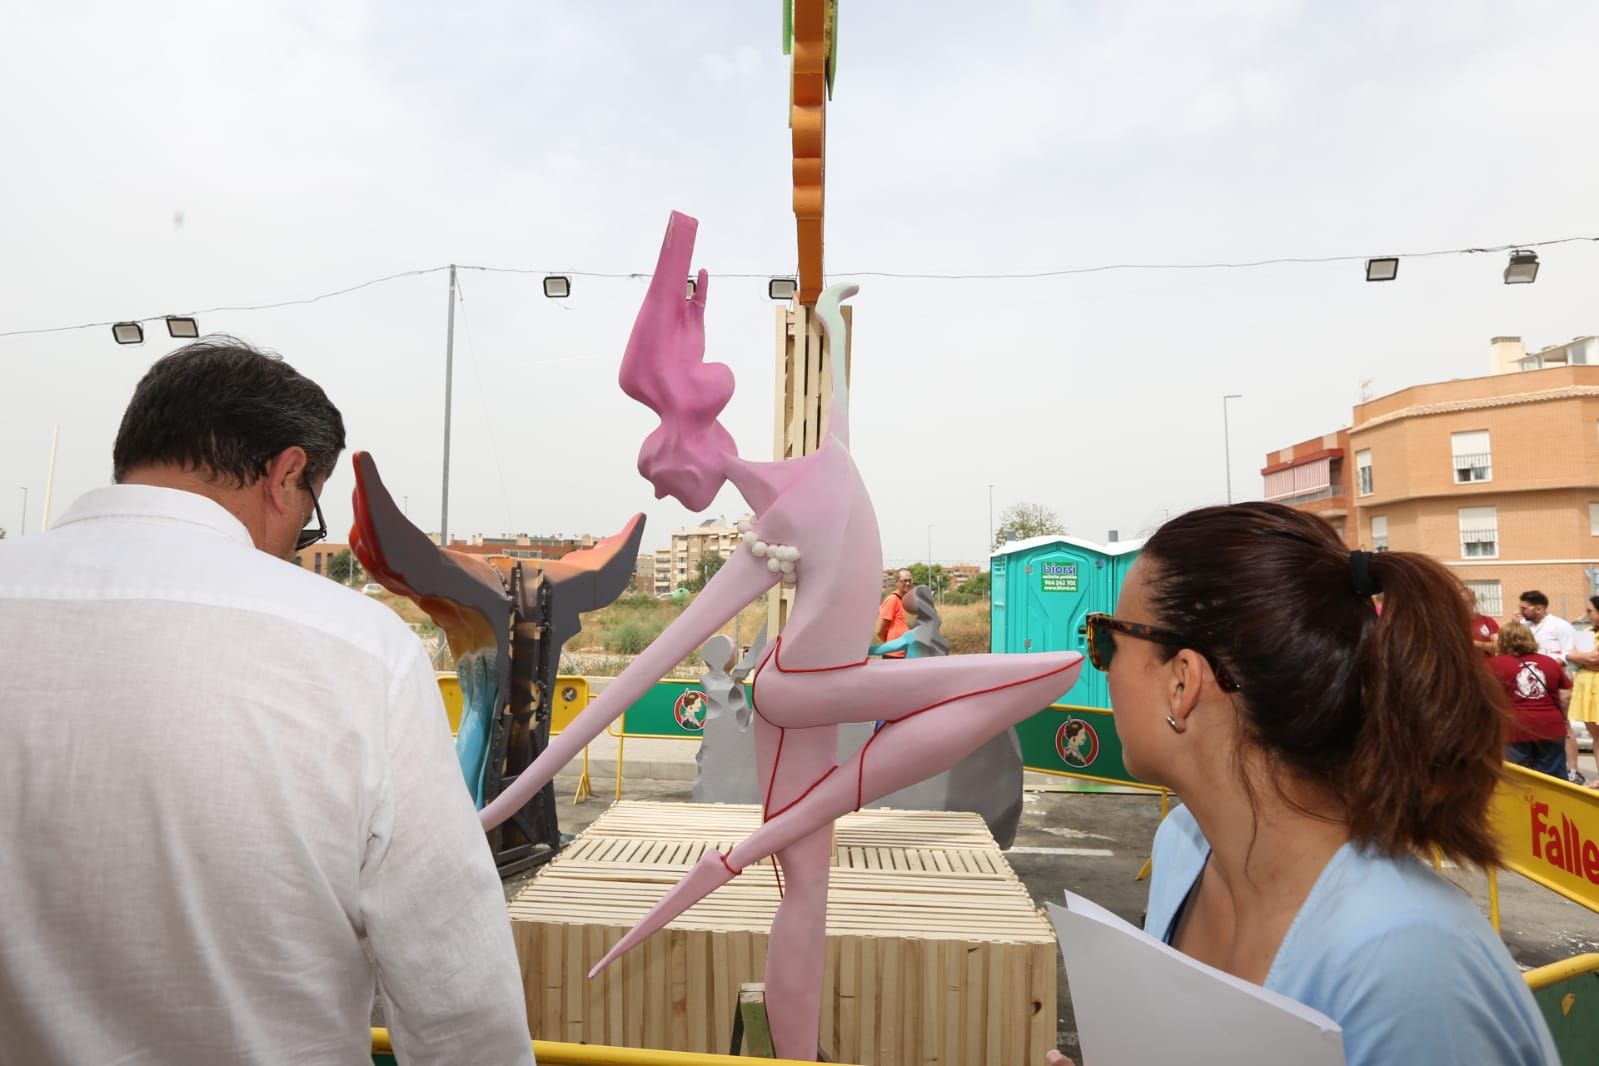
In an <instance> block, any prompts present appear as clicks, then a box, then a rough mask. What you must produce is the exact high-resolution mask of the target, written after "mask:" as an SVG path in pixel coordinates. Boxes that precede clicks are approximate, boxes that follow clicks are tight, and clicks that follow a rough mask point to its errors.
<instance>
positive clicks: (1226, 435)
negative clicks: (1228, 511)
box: [1221, 392, 1244, 504]
mask: <svg viewBox="0 0 1599 1066" xmlns="http://www.w3.org/2000/svg"><path fill="white" fill-rule="evenodd" d="M1243 398H1244V396H1243V393H1239V392H1229V393H1228V394H1227V395H1225V396H1223V397H1222V398H1221V447H1222V456H1223V460H1222V461H1223V462H1225V463H1226V464H1227V502H1228V503H1229V504H1230V503H1232V502H1233V444H1232V434H1231V433H1230V432H1229V429H1228V426H1227V401H1228V400H1241V399H1243Z"/></svg>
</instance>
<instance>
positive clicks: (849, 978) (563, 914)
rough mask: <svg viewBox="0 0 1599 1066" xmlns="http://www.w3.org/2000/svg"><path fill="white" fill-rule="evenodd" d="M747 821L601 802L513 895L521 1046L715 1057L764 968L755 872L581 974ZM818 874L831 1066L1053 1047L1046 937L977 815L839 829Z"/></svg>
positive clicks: (992, 1057) (763, 887)
mask: <svg viewBox="0 0 1599 1066" xmlns="http://www.w3.org/2000/svg"><path fill="white" fill-rule="evenodd" d="M759 825H760V808H759V807H757V806H753V805H751V806H745V805H733V804H726V805H724V804H682V803H650V802H626V801H624V802H618V803H617V804H615V805H614V806H613V807H612V808H611V809H610V810H609V811H608V812H606V813H605V814H604V815H602V816H601V817H600V818H599V819H597V820H596V821H595V822H594V824H593V825H592V826H591V827H590V828H589V829H588V830H587V831H585V832H584V833H583V834H582V835H581V836H579V837H578V838H577V840H575V841H574V842H573V843H572V844H571V845H569V846H568V847H567V848H566V849H565V851H564V852H563V853H562V855H561V856H560V857H559V858H557V859H556V860H555V861H554V862H552V863H551V864H550V865H549V866H548V867H547V868H546V869H545V870H544V871H543V872H541V873H540V874H539V875H538V876H537V877H536V878H534V879H533V880H532V881H530V882H529V883H528V884H527V885H526V886H525V887H524V888H523V889H522V891H521V892H519V893H518V894H517V896H516V898H515V899H514V900H512V902H511V904H510V917H511V927H512V930H513V932H514V935H515V939H516V947H517V954H518V956H519V957H520V959H521V964H522V974H523V983H524V986H525V988H526V991H527V1007H528V1021H529V1024H530V1026H531V1027H532V1031H533V1035H534V1037H535V1038H538V1039H542V1040H565V1041H571V1042H584V1041H586V1042H591V1043H606V1044H612V1045H621V1046H626V1047H648V1048H656V1049H662V1050H674V1051H697V1052H724V1053H725V1052H726V1051H727V1050H728V1048H729V1045H730V1042H731V1040H732V1027H733V1015H734V1010H735V1006H736V1004H737V1001H738V992H739V986H740V985H742V984H744V983H746V982H754V981H760V980H762V972H763V970H764V968H765V965H766V941H767V930H768V929H769V928H770V926H771V921H772V915H773V914H774V912H775V911H776V908H777V903H778V888H777V881H776V877H775V874H774V873H773V871H772V868H771V866H770V865H767V864H763V865H762V866H758V867H751V868H749V869H748V870H746V871H745V872H744V874H743V876H741V877H739V878H737V879H736V880H734V881H733V882H731V883H730V884H727V885H724V886H723V887H722V888H720V889H718V890H717V891H716V892H715V893H713V894H712V895H711V896H710V897H709V898H707V899H705V900H703V901H701V902H700V903H698V904H696V905H695V906H693V907H691V908H690V909H689V910H688V911H686V912H685V913H684V914H683V915H682V916H681V917H679V918H678V919H677V920H676V921H674V922H672V923H671V924H670V925H669V926H667V927H666V928H665V929H663V930H662V931H661V932H659V933H657V934H656V935H655V936H654V937H652V938H650V939H649V940H647V941H645V942H644V944H643V945H641V946H640V947H638V948H636V949H634V950H633V951H632V952H631V953H630V954H629V955H627V956H624V957H623V958H622V959H620V960H619V961H618V962H616V963H614V964H613V965H612V966H611V968H610V969H609V970H607V971H606V972H605V973H603V974H601V975H600V976H599V977H597V978H596V979H594V980H593V981H590V980H589V979H588V977H587V974H588V970H589V968H590V967H592V966H593V965H594V964H595V963H596V962H598V961H599V959H600V957H601V956H602V955H603V954H604V953H605V952H606V951H607V950H608V949H609V948H610V947H611V945H613V944H615V943H616V942H617V941H618V940H620V939H621V937H622V934H623V933H624V932H626V931H627V930H628V929H629V928H630V927H631V926H632V925H633V923H634V922H635V921H637V920H638V919H639V918H641V917H643V916H644V914H645V912H646V911H648V910H649V908H650V907H651V906H652V905H653V904H654V903H655V902H656V901H657V900H658V899H659V898H660V897H661V895H662V894H663V893H664V892H665V891H666V889H667V888H668V887H669V886H670V885H672V884H674V883H675V882H676V881H677V880H678V879H679V878H680V877H682V875H683V874H684V873H685V872H686V871H687V870H688V868H689V867H690V866H692V865H693V864H694V863H695V862H696V861H697V860H698V859H699V857H700V855H701V854H702V853H703V852H704V851H705V849H706V848H711V847H715V848H722V849H725V848H728V847H730V846H732V844H734V843H735V842H736V841H738V840H740V839H742V838H743V837H745V836H747V835H748V834H749V833H751V832H753V831H754V830H755V829H756V828H757V827H758V826H759ZM831 876H832V882H831V888H830V891H829V894H828V909H827V955H826V969H825V973H824V977H823V989H824V990H823V996H822V1025H821V1043H822V1048H823V1050H824V1051H825V1052H826V1053H827V1055H828V1057H829V1058H830V1059H831V1060H832V1061H834V1062H849V1063H860V1064H863V1066H897V1064H906V1066H909V1064H911V1063H918V1064H919V1063H938V1064H940V1066H985V1064H1001V1063H1034V1062H1042V1061H1043V1056H1044V1052H1045V1051H1046V1050H1047V1049H1048V1048H1051V1047H1054V1040H1055V1025H1056V958H1057V950H1056V946H1055V939H1054V936H1053V934H1052V932H1051V930H1050V928H1049V924H1048V923H1047V922H1046V921H1045V920H1044V918H1043V917H1042V916H1041V915H1040V914H1039V913H1038V911H1037V910H1036V909H1035V908H1034V906H1033V903H1032V900H1031V898H1030V897H1029V896H1028V894H1027V890H1026V888H1024V887H1023V886H1022V884H1021V883H1020V881H1018V880H1017V878H1016V875H1015V874H1014V873H1012V872H1011V869H1010V866H1009V865H1008V864H1007V863H1006V862H1005V857H1004V854H1003V853H1002V852H1001V851H1000V850H999V848H998V847H997V846H996V845H995V844H994V840H993V837H991V836H990V835H989V833H988V830H987V829H986V827H985V826H984V825H983V821H982V819H981V818H979V817H978V816H977V815H975V814H968V813H964V812H944V811H893V810H867V811H858V812H856V813H854V814H850V815H846V816H845V817H843V818H841V819H839V821H838V826H837V830H836V833H835V836H834V860H833V871H832V875H831Z"/></svg>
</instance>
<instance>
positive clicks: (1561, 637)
mask: <svg viewBox="0 0 1599 1066" xmlns="http://www.w3.org/2000/svg"><path fill="white" fill-rule="evenodd" d="M1516 607H1517V612H1518V614H1519V616H1520V617H1518V618H1512V619H1511V621H1512V622H1518V621H1519V622H1521V623H1522V624H1523V625H1525V626H1526V627H1527V628H1528V629H1530V630H1532V635H1533V637H1534V638H1535V639H1536V640H1537V641H1538V651H1539V652H1541V653H1542V654H1544V655H1547V656H1549V658H1551V659H1553V660H1554V661H1555V662H1557V663H1559V664H1560V665H1561V666H1565V665H1566V656H1567V655H1570V654H1571V653H1572V652H1574V651H1576V650H1577V631H1576V630H1575V629H1574V628H1572V625H1571V623H1570V622H1568V621H1566V620H1565V619H1564V618H1561V617H1559V616H1558V615H1553V614H1550V613H1549V597H1548V596H1545V595H1544V594H1543V593H1542V592H1539V591H1538V590H1537V589H1528V590H1527V591H1526V592H1523V593H1522V594H1521V597H1520V602H1519V603H1518V604H1517V605H1516ZM1566 780H1568V781H1570V782H1571V783H1572V784H1576V785H1580V784H1582V783H1583V776H1582V773H1581V771H1579V770H1578V769H1577V734H1576V732H1575V731H1573V730H1572V729H1571V727H1570V726H1567V727H1566Z"/></svg>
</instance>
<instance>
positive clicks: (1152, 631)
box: [1084, 613, 1238, 692]
mask: <svg viewBox="0 0 1599 1066" xmlns="http://www.w3.org/2000/svg"><path fill="white" fill-rule="evenodd" d="M1084 622H1085V623H1086V624H1087V628H1088V661H1089V662H1090V663H1092V664H1093V666H1094V669H1096V670H1100V671H1105V670H1109V669H1110V660H1111V657H1112V656H1113V655H1115V654H1116V638H1115V637H1113V636H1111V634H1112V633H1122V634H1125V635H1126V636H1129V637H1133V638H1135V639H1137V640H1148V641H1153V642H1154V643H1156V644H1163V645H1165V646H1166V647H1168V648H1188V649H1190V650H1192V651H1196V652H1198V653H1199V654H1200V655H1202V656H1204V659H1205V661H1206V662H1207V663H1209V664H1210V668H1211V669H1212V670H1214V671H1215V672H1216V684H1217V685H1219V686H1220V687H1221V690H1222V691H1223V692H1237V691H1238V682H1236V681H1234V680H1233V678H1232V675H1231V674H1229V673H1228V672H1227V668H1226V667H1225V666H1223V665H1222V664H1221V662H1220V661H1219V660H1218V659H1217V658H1216V656H1214V655H1212V654H1211V653H1210V652H1208V651H1206V650H1205V649H1204V648H1199V647H1195V646H1194V643H1193V641H1191V640H1188V639H1187V638H1185V637H1184V636H1182V634H1180V633H1175V632H1173V631H1172V630H1170V629H1161V628H1160V627H1159V626H1151V625H1145V624H1144V623H1142V622H1128V621H1125V620H1123V619H1121V618H1112V617H1111V616H1110V615H1108V614H1098V613H1095V614H1091V615H1089V616H1088V617H1087V618H1086V619H1084Z"/></svg>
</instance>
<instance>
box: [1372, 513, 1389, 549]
mask: <svg viewBox="0 0 1599 1066" xmlns="http://www.w3.org/2000/svg"><path fill="white" fill-rule="evenodd" d="M1371 550H1372V551H1374V552H1385V551H1387V550H1388V516H1387V515H1385V514H1374V515H1372V516H1371Z"/></svg>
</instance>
